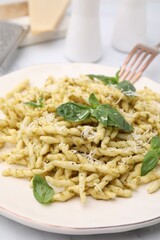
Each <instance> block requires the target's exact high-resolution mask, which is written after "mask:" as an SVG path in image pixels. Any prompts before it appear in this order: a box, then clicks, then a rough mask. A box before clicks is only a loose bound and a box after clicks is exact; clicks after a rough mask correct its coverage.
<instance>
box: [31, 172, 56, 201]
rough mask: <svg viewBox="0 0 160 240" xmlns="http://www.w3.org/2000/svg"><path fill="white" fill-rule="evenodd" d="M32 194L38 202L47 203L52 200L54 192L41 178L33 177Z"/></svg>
mask: <svg viewBox="0 0 160 240" xmlns="http://www.w3.org/2000/svg"><path fill="white" fill-rule="evenodd" d="M33 194H34V197H35V198H36V199H37V201H38V202H40V203H49V202H51V200H52V198H53V195H54V190H53V188H51V187H50V186H49V185H48V183H47V181H46V180H45V179H44V178H43V177H41V176H39V175H35V176H34V178H33Z"/></svg>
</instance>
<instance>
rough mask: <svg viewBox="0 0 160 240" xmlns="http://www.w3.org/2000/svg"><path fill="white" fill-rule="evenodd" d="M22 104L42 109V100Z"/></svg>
mask: <svg viewBox="0 0 160 240" xmlns="http://www.w3.org/2000/svg"><path fill="white" fill-rule="evenodd" d="M24 104H25V105H28V106H30V107H32V108H42V107H44V98H43V97H41V98H39V99H38V101H37V102H24Z"/></svg>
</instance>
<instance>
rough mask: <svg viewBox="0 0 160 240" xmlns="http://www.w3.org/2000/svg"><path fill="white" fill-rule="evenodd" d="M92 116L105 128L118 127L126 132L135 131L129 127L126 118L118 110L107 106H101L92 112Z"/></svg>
mask: <svg viewBox="0 0 160 240" xmlns="http://www.w3.org/2000/svg"><path fill="white" fill-rule="evenodd" d="M91 115H92V116H93V117H95V118H96V119H97V120H98V121H99V122H101V123H102V124H103V125H104V126H111V127H117V128H119V129H122V130H124V131H125V132H131V131H132V130H133V127H132V126H131V125H129V123H128V122H127V121H126V120H125V118H124V117H123V116H122V115H121V114H120V113H119V112H118V111H117V110H116V109H114V108H112V107H111V106H109V105H107V104H103V105H100V106H98V107H97V108H96V109H94V110H92V112H91Z"/></svg>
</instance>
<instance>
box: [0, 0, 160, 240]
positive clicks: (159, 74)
mask: <svg viewBox="0 0 160 240" xmlns="http://www.w3.org/2000/svg"><path fill="white" fill-rule="evenodd" d="M7 1H8V0H7ZM146 1H147V0H146ZM0 2H2V1H1V0H0ZM3 2H4V0H3ZM119 5H120V0H112V1H111V0H102V4H101V29H102V41H103V47H104V55H103V58H102V59H101V60H100V61H99V62H97V64H104V65H111V66H115V67H120V66H121V64H122V63H123V60H124V58H125V56H126V54H124V53H120V52H118V51H116V50H114V49H113V48H112V46H111V41H112V40H111V39H112V31H113V28H114V22H115V19H116V13H117V11H118V7H119ZM147 11H148V17H147V26H148V43H149V44H150V45H154V44H156V43H158V42H160V16H159V13H160V1H158V0H149V1H148V10H147ZM64 44H65V39H61V40H56V41H52V42H47V43H43V44H37V45H34V46H29V47H25V48H21V49H19V50H18V52H17V54H16V58H15V59H14V61H13V63H12V64H11V66H10V67H9V68H8V70H7V71H8V72H11V71H15V70H18V69H21V68H24V67H29V66H33V65H36V64H43V63H67V62H68V61H67V59H65V57H64ZM144 76H147V77H149V78H151V79H153V80H154V81H157V82H159V83H160V56H158V57H157V58H156V59H155V60H154V61H153V62H152V64H151V65H150V66H149V68H148V69H147V70H146V71H145V73H144ZM0 194H1V193H0ZM153 207H154V206H153ZM28 239H30V240H32V239H34V240H51V239H52V240H72V239H74V240H82V239H83V240H91V239H92V240H94V239H96V240H107V239H108V240H109V239H110V240H122V239H123V240H127V239H130V240H137V239H141V240H150V239H153V240H159V239H160V224H157V225H154V226H151V227H147V228H143V229H138V230H134V231H130V232H124V233H115V234H103V235H93V236H69V235H60V234H54V233H47V232H43V231H39V230H35V229H31V228H29V227H26V226H23V225H21V224H18V223H16V222H13V221H12V220H9V219H7V218H5V217H3V216H0V240H28Z"/></svg>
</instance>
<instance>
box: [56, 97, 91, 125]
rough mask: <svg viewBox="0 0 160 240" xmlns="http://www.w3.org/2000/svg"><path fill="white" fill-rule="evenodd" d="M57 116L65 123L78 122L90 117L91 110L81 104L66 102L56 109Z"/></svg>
mask: <svg viewBox="0 0 160 240" xmlns="http://www.w3.org/2000/svg"><path fill="white" fill-rule="evenodd" d="M56 111H57V114H58V115H60V116H62V117H64V119H66V120H67V121H70V122H78V121H82V120H85V119H88V118H89V117H90V113H91V109H90V107H88V106H85V105H83V104H78V103H73V102H67V103H64V104H62V105H60V106H59V107H58V108H57V110H56Z"/></svg>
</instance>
